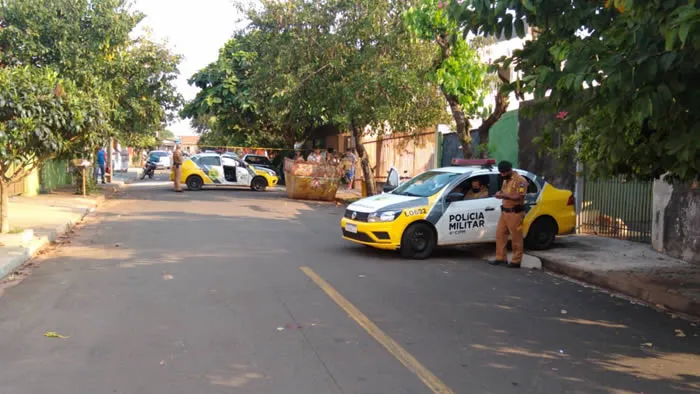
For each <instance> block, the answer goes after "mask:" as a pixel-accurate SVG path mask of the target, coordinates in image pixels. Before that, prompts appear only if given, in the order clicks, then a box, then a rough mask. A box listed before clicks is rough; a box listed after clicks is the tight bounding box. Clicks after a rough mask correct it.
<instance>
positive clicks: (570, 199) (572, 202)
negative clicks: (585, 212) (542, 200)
mask: <svg viewBox="0 0 700 394" xmlns="http://www.w3.org/2000/svg"><path fill="white" fill-rule="evenodd" d="M575 204H576V199H575V198H574V195H573V194H572V195H570V196H569V201H567V202H566V205H575Z"/></svg>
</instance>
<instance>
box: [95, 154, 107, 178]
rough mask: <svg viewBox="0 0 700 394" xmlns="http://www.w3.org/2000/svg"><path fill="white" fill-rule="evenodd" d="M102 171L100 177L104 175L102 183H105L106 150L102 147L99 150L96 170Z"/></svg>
mask: <svg viewBox="0 0 700 394" xmlns="http://www.w3.org/2000/svg"><path fill="white" fill-rule="evenodd" d="M97 171H99V172H100V177H102V184H103V185H104V184H105V150H104V148H102V147H100V149H99V150H98V151H97V168H96V169H95V172H97ZM95 182H97V174H95Z"/></svg>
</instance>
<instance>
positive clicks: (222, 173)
mask: <svg viewBox="0 0 700 394" xmlns="http://www.w3.org/2000/svg"><path fill="white" fill-rule="evenodd" d="M170 180H171V181H172V180H174V173H173V172H171V173H170ZM278 180H279V178H278V177H277V174H276V173H275V172H274V171H272V170H270V169H267V168H261V167H254V166H251V165H249V164H248V163H246V162H244V161H243V160H241V159H239V158H238V156H236V155H235V154H230V153H224V154H221V155H220V154H218V153H200V154H197V155H194V156H192V157H190V158H189V159H187V160H186V161H185V162H184V163H182V178H181V179H180V182H182V183H184V184H186V185H187V188H188V189H189V190H194V191H197V190H201V189H202V188H203V187H206V186H219V187H221V186H244V187H249V188H251V189H252V190H255V191H265V189H266V188H267V187H268V186H275V185H277V182H278Z"/></svg>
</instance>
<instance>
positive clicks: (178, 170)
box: [173, 145, 183, 193]
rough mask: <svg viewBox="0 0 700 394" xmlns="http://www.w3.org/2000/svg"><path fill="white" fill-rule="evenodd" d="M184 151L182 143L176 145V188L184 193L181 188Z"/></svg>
mask: <svg viewBox="0 0 700 394" xmlns="http://www.w3.org/2000/svg"><path fill="white" fill-rule="evenodd" d="M182 161H183V157H182V151H181V150H180V145H175V152H173V172H174V173H175V174H174V176H173V183H174V185H173V186H174V189H175V191H176V192H178V193H182V189H181V188H180V178H181V177H182V168H181V167H182Z"/></svg>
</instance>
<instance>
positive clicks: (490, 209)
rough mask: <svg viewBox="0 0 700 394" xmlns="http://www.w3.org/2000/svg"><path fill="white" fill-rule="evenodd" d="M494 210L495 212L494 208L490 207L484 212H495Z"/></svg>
mask: <svg viewBox="0 0 700 394" xmlns="http://www.w3.org/2000/svg"><path fill="white" fill-rule="evenodd" d="M495 210H496V208H491V207H489V208H486V211H495Z"/></svg>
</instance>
